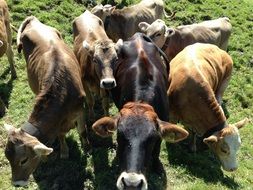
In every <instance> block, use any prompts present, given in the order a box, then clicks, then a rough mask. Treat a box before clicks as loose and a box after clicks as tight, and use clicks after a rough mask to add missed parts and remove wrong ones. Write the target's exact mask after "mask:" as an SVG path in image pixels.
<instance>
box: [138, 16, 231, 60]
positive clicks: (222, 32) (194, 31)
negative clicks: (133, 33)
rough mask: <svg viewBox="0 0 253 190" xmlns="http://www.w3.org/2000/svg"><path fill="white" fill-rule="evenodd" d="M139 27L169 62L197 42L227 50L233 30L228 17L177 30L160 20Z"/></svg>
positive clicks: (179, 27)
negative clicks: (164, 54)
mask: <svg viewBox="0 0 253 190" xmlns="http://www.w3.org/2000/svg"><path fill="white" fill-rule="evenodd" d="M139 27H140V28H141V30H142V32H145V33H146V34H147V36H149V37H150V38H151V39H152V40H153V41H154V42H155V43H156V45H157V46H158V47H160V48H161V49H162V50H163V51H164V52H165V53H166V55H167V56H168V58H169V61H171V60H172V59H173V58H174V57H175V56H176V55H177V54H178V53H179V52H180V51H181V50H183V49H184V48H185V47H186V46H187V45H190V44H194V43H196V42H200V43H210V44H215V45H217V46H218V47H219V48H221V49H223V50H227V46H228V39H229V37H230V34H231V30H232V26H231V24H230V21H229V19H228V18H227V17H222V18H218V19H215V20H208V21H204V22H201V23H197V24H191V25H184V26H178V27H176V28H171V27H167V26H166V24H165V22H164V21H163V20H160V19H158V20H156V21H155V22H153V23H152V24H148V23H146V22H141V23H139Z"/></svg>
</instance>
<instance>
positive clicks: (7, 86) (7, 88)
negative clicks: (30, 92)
mask: <svg viewBox="0 0 253 190" xmlns="http://www.w3.org/2000/svg"><path fill="white" fill-rule="evenodd" d="M9 74H10V69H6V70H5V71H4V72H3V73H2V74H1V76H0V79H1V80H5V79H6V77H8V76H7V75H9ZM12 82H13V79H11V78H10V80H9V81H8V82H7V83H0V97H1V99H2V100H3V102H4V104H5V106H6V107H8V106H9V99H10V96H11V92H12V88H13V84H12Z"/></svg>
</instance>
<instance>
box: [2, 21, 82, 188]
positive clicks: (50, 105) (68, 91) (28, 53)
mask: <svg viewBox="0 0 253 190" xmlns="http://www.w3.org/2000/svg"><path fill="white" fill-rule="evenodd" d="M45 34H46V35H45ZM17 46H18V51H19V52H20V51H21V50H22V49H23V53H24V56H25V60H26V63H27V73H28V81H29V85H30V87H31V89H32V91H33V92H34V93H35V94H36V95H37V96H36V102H35V105H34V107H33V111H32V113H31V115H30V117H29V119H28V121H27V122H26V123H25V124H24V125H23V126H21V127H20V128H18V129H16V128H14V127H12V126H10V125H6V128H7V130H8V142H7V145H6V149H5V155H6V157H7V159H8V160H9V162H10V165H11V169H12V182H13V184H14V185H19V186H23V185H26V184H27V182H28V178H29V176H30V174H31V173H32V172H33V171H34V170H35V169H36V168H37V166H38V164H39V162H40V160H41V158H42V156H44V155H48V154H50V153H51V152H52V151H53V149H52V148H48V147H47V146H50V145H51V144H52V143H53V142H54V140H55V139H56V138H57V137H59V139H60V145H61V146H60V156H61V158H67V157H68V152H69V151H68V147H67V144H66V142H65V138H64V136H65V134H66V133H67V132H68V131H69V130H70V129H71V128H73V127H74V126H75V125H74V121H75V120H76V118H77V117H78V116H79V115H80V113H81V111H82V107H83V101H84V97H85V93H84V90H83V87H82V81H81V71H80V67H79V65H78V61H77V60H76V57H75V55H74V53H73V52H72V50H71V49H70V48H69V47H67V45H66V44H65V43H64V41H63V39H62V37H61V35H60V33H59V32H58V31H57V30H56V29H54V28H52V27H49V26H47V25H44V24H42V23H41V22H40V21H39V20H38V19H37V18H36V17H34V16H30V17H27V18H26V19H25V20H24V22H23V23H22V24H21V26H20V28H19V31H18V35H17Z"/></svg>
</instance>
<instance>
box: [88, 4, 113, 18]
mask: <svg viewBox="0 0 253 190" xmlns="http://www.w3.org/2000/svg"><path fill="white" fill-rule="evenodd" d="M115 8H116V7H115V6H112V5H110V4H107V5H104V6H103V5H102V4H100V5H97V6H95V7H94V8H92V9H91V13H92V14H94V15H96V16H97V17H99V18H100V19H101V20H102V21H103V22H104V21H105V18H106V17H107V16H110V15H111V14H112V12H113V11H114V10H115Z"/></svg>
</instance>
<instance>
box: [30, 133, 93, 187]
mask: <svg viewBox="0 0 253 190" xmlns="http://www.w3.org/2000/svg"><path fill="white" fill-rule="evenodd" d="M66 141H67V144H68V147H69V158H68V159H66V160H65V159H60V158H59V142H56V143H55V144H54V145H53V147H54V152H53V153H52V154H51V155H50V156H48V160H47V161H46V162H44V163H43V162H42V163H41V164H40V165H39V167H38V168H37V169H36V171H35V172H34V174H33V176H34V179H35V181H36V183H37V184H38V186H39V189H40V190H49V189H50V190H58V189H61V190H72V189H75V190H83V189H84V180H85V179H86V178H91V177H90V176H89V175H90V174H88V173H86V172H85V168H86V165H87V159H86V158H87V157H86V155H83V153H82V151H81V150H80V149H79V148H78V144H77V142H76V141H75V140H73V137H68V138H67V139H66Z"/></svg>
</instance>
